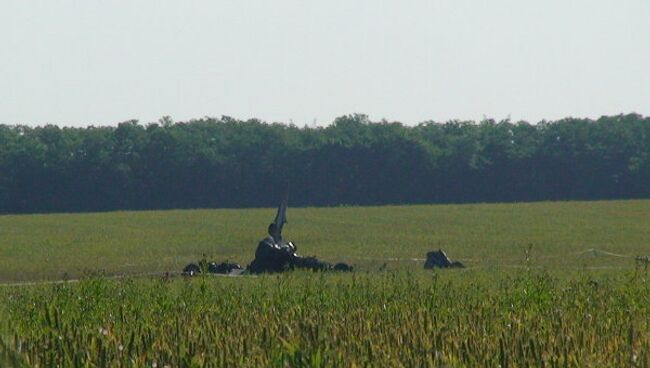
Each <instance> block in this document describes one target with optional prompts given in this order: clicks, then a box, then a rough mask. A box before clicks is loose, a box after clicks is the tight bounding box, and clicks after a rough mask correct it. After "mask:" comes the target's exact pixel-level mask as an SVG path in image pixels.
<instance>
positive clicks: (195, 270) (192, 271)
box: [183, 263, 201, 277]
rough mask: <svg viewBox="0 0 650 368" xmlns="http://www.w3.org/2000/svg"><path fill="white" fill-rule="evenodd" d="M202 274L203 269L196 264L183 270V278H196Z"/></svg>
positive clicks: (189, 265)
mask: <svg viewBox="0 0 650 368" xmlns="http://www.w3.org/2000/svg"><path fill="white" fill-rule="evenodd" d="M199 273H201V267H199V265H197V264H196V263H190V264H188V265H187V266H185V268H183V276H190V277H191V276H195V275H198V274H199Z"/></svg>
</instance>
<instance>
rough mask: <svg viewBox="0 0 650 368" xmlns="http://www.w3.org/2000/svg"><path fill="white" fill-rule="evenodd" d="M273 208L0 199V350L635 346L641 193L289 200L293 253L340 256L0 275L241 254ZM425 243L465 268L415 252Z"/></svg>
mask: <svg viewBox="0 0 650 368" xmlns="http://www.w3.org/2000/svg"><path fill="white" fill-rule="evenodd" d="M273 216H274V210H273V209H256V210H195V211H161V212H116V213H103V214H63V215H35V216H2V217H0V278H1V279H2V282H3V283H4V285H3V286H0V300H2V301H3V302H2V303H1V304H0V366H3V367H4V366H40V367H50V366H61V367H77V366H79V367H86V366H88V367H132V366H135V367H160V368H162V367H203V366H228V367H232V366H251V367H256V366H278V367H287V366H310V367H325V366H327V367H329V366H342V367H349V366H395V367H399V366H454V367H455V366H467V367H471V366H501V367H509V366H549V367H555V366H595V367H621V366H631V367H648V366H649V364H650V282H648V281H649V280H648V277H649V276H650V275H649V272H650V271H649V270H648V269H647V268H644V266H643V265H642V264H641V263H638V262H635V260H634V256H636V255H650V221H648V219H650V201H610V202H564V203H535V204H480V205H449V206H398V207H370V208H360V207H349V208H348V207H340V208H322V209H313V208H305V209H291V208H290V210H289V224H288V225H287V227H286V229H285V235H286V237H287V238H288V239H291V240H295V241H296V243H297V244H298V247H299V252H300V253H302V254H304V255H317V256H319V257H320V258H323V259H325V260H329V261H333V262H334V261H346V262H349V263H353V264H355V265H356V266H357V272H353V273H343V274H337V273H310V272H291V273H288V274H283V275H264V276H259V277H254V276H242V277H198V278H194V279H182V278H166V277H161V276H156V277H148V278H146V277H145V278H123V279H116V280H113V279H106V278H103V277H96V276H95V277H84V278H83V279H82V280H81V281H79V282H69V283H54V284H50V283H45V284H43V283H38V282H37V283H33V284H23V285H15V284H12V283H14V282H17V281H28V280H47V279H50V280H57V279H60V278H62V277H63V275H64V274H66V275H67V277H78V276H83V275H84V274H86V275H88V274H94V275H96V274H97V271H98V270H102V274H105V275H109V276H110V275H122V274H126V275H129V274H136V273H140V272H157V271H178V270H180V269H181V268H182V267H183V265H184V264H186V263H187V262H190V261H196V260H197V259H198V258H200V257H201V256H202V254H206V255H207V256H208V257H209V258H212V259H217V260H225V259H230V260H234V261H238V262H241V263H242V264H246V263H248V262H249V261H250V260H251V259H252V258H253V254H254V250H255V245H256V243H257V241H258V240H259V239H260V238H262V237H263V236H264V229H265V228H266V226H267V224H268V223H269V222H270V220H271V219H272V218H273ZM531 246H532V248H530V249H531V251H530V253H528V256H527V253H526V250H527V249H529V247H531ZM437 248H443V249H445V250H446V251H447V253H448V254H449V255H450V256H451V257H452V258H455V259H460V260H462V261H463V262H464V263H465V264H466V265H467V266H468V268H466V269H463V270H445V271H426V270H423V269H422V263H423V262H422V261H421V260H419V259H421V258H423V257H424V254H425V253H426V252H427V251H429V250H433V249H437ZM591 249H596V250H597V251H592V250H591ZM413 259H415V260H413ZM384 263H386V265H387V267H385V268H383V267H380V266H382V265H383V264H384ZM380 268H382V269H383V270H380Z"/></svg>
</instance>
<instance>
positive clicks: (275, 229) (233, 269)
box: [183, 197, 353, 276]
mask: <svg viewBox="0 0 650 368" xmlns="http://www.w3.org/2000/svg"><path fill="white" fill-rule="evenodd" d="M287 202H288V201H287V197H285V199H284V200H283V201H282V203H281V204H280V206H279V207H278V211H277V213H276V215H275V220H274V221H273V222H272V223H271V224H270V225H269V227H268V236H267V237H266V238H264V239H262V240H261V241H260V242H259V244H258V245H257V249H256V250H255V259H253V261H252V262H251V263H250V264H249V265H248V266H247V267H246V269H243V268H242V267H241V266H240V265H239V264H236V263H229V262H223V263H216V262H209V263H208V262H207V261H205V260H203V261H201V262H199V264H196V263H190V264H189V265H187V266H185V268H183V275H186V276H195V275H198V274H200V273H203V272H207V273H214V274H231V275H238V274H245V273H248V274H260V273H278V272H284V271H289V270H293V269H307V270H313V271H352V269H353V267H352V266H350V265H348V264H346V263H337V264H331V263H328V262H323V261H320V260H318V259H317V258H316V257H302V256H300V255H298V253H297V250H298V248H297V247H296V245H295V244H294V243H293V242H291V241H287V240H285V239H284V238H283V237H282V229H283V227H284V225H285V224H286V223H287Z"/></svg>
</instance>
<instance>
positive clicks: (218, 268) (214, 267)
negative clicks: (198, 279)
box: [208, 262, 242, 275]
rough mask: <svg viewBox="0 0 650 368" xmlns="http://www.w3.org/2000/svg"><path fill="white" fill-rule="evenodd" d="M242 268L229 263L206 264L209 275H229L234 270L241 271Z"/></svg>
mask: <svg viewBox="0 0 650 368" xmlns="http://www.w3.org/2000/svg"><path fill="white" fill-rule="evenodd" d="M241 269H242V267H241V266H240V265H238V264H237V263H230V262H221V263H216V262H210V264H208V272H209V273H218V274H224V275H225V274H229V273H231V272H232V271H234V270H241Z"/></svg>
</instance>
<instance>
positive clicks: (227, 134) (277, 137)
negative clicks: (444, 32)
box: [0, 114, 650, 213]
mask: <svg viewBox="0 0 650 368" xmlns="http://www.w3.org/2000/svg"><path fill="white" fill-rule="evenodd" d="M287 185H289V187H290V204H291V205H293V206H332V205H374V204H398V203H400V204H407V203H449V202H455V203H460V202H495V201H504V202H507V201H539V200H582V199H611V198H644V197H650V118H647V117H643V116H640V115H637V114H630V115H618V116H610V117H602V118H600V119H598V120H590V119H574V118H569V119H563V120H559V121H553V122H548V121H542V122H539V123H537V124H529V123H526V122H511V121H508V120H505V121H498V122H497V121H494V120H484V121H481V122H480V123H475V122H469V121H449V122H447V123H435V122H424V123H421V124H419V125H416V126H405V125H402V124H400V123H395V122H386V121H381V122H371V121H369V120H368V118H367V117H366V116H365V115H349V116H343V117H339V118H337V119H336V120H335V121H334V122H333V123H332V124H331V125H329V126H327V127H322V128H309V127H303V128H301V127H296V126H293V125H283V124H267V123H264V122H261V121H258V120H248V121H240V120H236V119H233V118H230V117H222V118H220V119H214V118H205V119H199V120H192V121H189V122H179V123H174V122H173V121H172V120H171V119H170V118H167V117H165V118H163V119H161V120H160V121H159V122H157V123H150V124H140V123H138V122H137V121H128V122H123V123H121V124H119V125H117V126H115V127H87V128H60V127H57V126H53V125H48V126H43V127H36V128H31V127H27V126H8V125H0V212H2V213H30V212H67V211H106V210H117V209H162V208H203V207H258V206H275V205H277V203H278V201H279V200H280V198H281V197H282V194H283V192H284V191H285V188H286V187H287Z"/></svg>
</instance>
